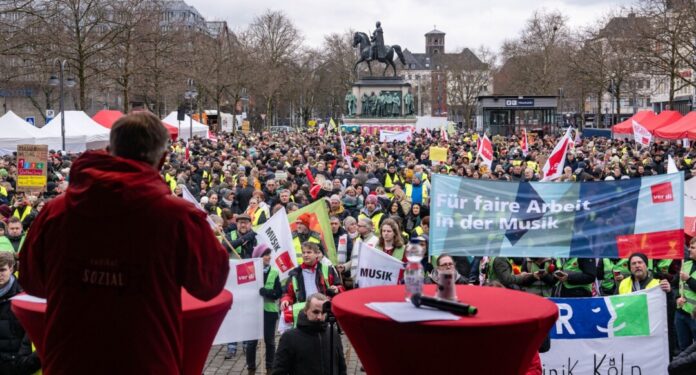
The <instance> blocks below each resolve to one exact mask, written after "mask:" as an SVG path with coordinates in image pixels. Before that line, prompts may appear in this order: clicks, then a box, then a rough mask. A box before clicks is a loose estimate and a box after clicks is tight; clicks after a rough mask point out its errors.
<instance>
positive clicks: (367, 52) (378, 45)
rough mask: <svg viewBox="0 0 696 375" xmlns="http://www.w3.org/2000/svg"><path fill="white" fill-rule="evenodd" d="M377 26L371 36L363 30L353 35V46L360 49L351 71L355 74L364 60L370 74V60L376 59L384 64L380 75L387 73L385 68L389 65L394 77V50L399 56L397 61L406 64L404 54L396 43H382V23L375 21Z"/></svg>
mask: <svg viewBox="0 0 696 375" xmlns="http://www.w3.org/2000/svg"><path fill="white" fill-rule="evenodd" d="M376 26H377V28H376V29H375V31H374V32H373V33H372V37H368V35H367V34H365V33H363V32H360V31H358V32H356V33H355V34H354V35H353V47H354V48H355V47H358V49H359V51H360V60H358V62H356V63H355V66H353V71H354V72H356V74H357V69H358V64H360V63H361V62H363V61H365V62H367V69H368V70H369V71H370V75H372V66H370V62H371V61H373V60H376V61H378V62H380V63H383V64H385V67H384V72H382V75H383V76H384V75H386V74H387V69H388V68H389V66H391V67H392V70H393V71H394V77H396V64H394V52H396V54H397V56H399V61H401V64H404V65H406V60H405V59H404V54H403V53H401V47H400V46H398V45H393V46H387V45H384V33H383V31H382V24H381V23H380V22H379V21H377V25H376Z"/></svg>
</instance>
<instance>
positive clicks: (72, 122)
mask: <svg viewBox="0 0 696 375" xmlns="http://www.w3.org/2000/svg"><path fill="white" fill-rule="evenodd" d="M60 118H61V114H60V113H59V114H58V116H56V117H55V118H54V119H53V120H51V121H50V122H49V123H48V124H46V126H44V127H43V128H41V129H40V131H39V134H40V136H39V138H38V139H37V140H36V143H37V144H46V145H48V149H49V150H60V149H61V148H62V138H61V129H60ZM110 131H111V129H108V128H105V127H103V126H101V125H99V124H98V123H97V122H96V121H94V120H92V119H91V118H90V117H89V116H87V114H86V113H84V112H82V111H65V148H66V150H65V151H67V152H83V151H85V150H95V149H100V148H105V147H106V146H108V145H109V133H110Z"/></svg>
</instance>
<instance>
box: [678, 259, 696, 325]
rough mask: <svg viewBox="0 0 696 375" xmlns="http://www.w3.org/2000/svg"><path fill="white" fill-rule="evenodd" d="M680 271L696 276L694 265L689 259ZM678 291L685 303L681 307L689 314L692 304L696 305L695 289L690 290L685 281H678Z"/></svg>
mask: <svg viewBox="0 0 696 375" xmlns="http://www.w3.org/2000/svg"><path fill="white" fill-rule="evenodd" d="M682 272H684V273H686V274H688V275H689V276H691V277H693V278H696V267H694V261H693V260H690V261H687V262H685V263H684V266H683V267H682ZM679 292H680V294H681V295H682V296H683V297H684V298H686V303H685V304H684V306H682V308H681V309H682V310H684V311H685V312H687V313H688V314H689V315H691V313H692V312H693V311H694V306H696V291H693V290H691V288H689V284H687V283H686V282H685V281H680V282H679Z"/></svg>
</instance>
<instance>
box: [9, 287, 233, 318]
mask: <svg viewBox="0 0 696 375" xmlns="http://www.w3.org/2000/svg"><path fill="white" fill-rule="evenodd" d="M12 305H13V306H15V308H19V309H22V310H25V311H31V312H36V313H42V314H43V313H45V312H46V304H45V303H41V302H29V301H22V300H12ZM231 305H232V293H230V292H229V291H228V290H227V289H223V290H222V292H220V294H218V295H217V296H215V297H214V298H213V299H211V300H210V301H201V300H199V299H197V298H195V297H193V296H192V295H190V294H189V293H188V292H187V291H186V289H183V288H182V289H181V309H182V312H183V314H184V317H185V318H195V317H199V316H209V315H210V314H213V313H215V312H218V311H223V310H224V311H227V310H229V309H230V306H231Z"/></svg>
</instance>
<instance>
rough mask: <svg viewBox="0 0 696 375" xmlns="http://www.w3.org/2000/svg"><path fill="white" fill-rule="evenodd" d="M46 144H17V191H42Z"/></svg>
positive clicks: (45, 172) (44, 178) (45, 178)
mask: <svg viewBox="0 0 696 375" xmlns="http://www.w3.org/2000/svg"><path fill="white" fill-rule="evenodd" d="M47 160H48V145H17V191H43V190H44V189H45V188H46V182H47V165H46V161H47Z"/></svg>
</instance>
